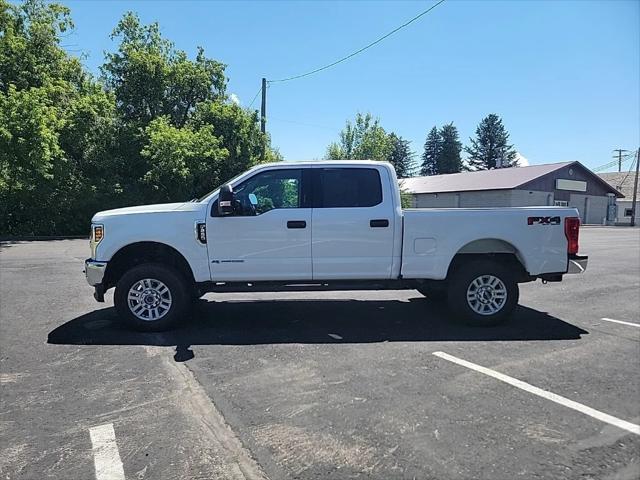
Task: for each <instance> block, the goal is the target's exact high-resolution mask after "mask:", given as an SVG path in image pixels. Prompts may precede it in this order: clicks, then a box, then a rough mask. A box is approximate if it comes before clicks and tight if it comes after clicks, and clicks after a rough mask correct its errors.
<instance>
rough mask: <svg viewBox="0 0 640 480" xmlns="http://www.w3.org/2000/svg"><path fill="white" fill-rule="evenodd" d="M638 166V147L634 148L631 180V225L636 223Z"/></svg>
mask: <svg viewBox="0 0 640 480" xmlns="http://www.w3.org/2000/svg"><path fill="white" fill-rule="evenodd" d="M638 167H640V148H638V150H636V179H635V180H634V182H633V201H632V202H631V226H632V227H633V226H635V224H636V206H637V201H638V198H637V197H638Z"/></svg>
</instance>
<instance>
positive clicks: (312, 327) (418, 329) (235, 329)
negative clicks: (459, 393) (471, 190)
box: [48, 298, 589, 361]
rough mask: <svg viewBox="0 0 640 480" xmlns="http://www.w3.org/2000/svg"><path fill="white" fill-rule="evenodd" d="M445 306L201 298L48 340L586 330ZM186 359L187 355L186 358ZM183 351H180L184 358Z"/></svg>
mask: <svg viewBox="0 0 640 480" xmlns="http://www.w3.org/2000/svg"><path fill="white" fill-rule="evenodd" d="M450 315H451V314H450V313H449V312H448V311H447V310H446V309H444V308H443V307H442V306H440V305H438V304H433V303H430V302H429V301H428V300H427V299H425V298H413V299H410V301H409V302H406V301H398V300H380V301H375V300H374V301H371V300H368V301H362V300H351V299H349V300H336V299H330V300H322V299H313V300H307V299H305V300H272V301H265V300H253V301H249V300H243V301H224V302H217V301H206V300H200V301H199V302H198V304H197V306H196V308H195V309H194V313H193V318H192V319H190V320H189V321H186V322H185V323H184V325H182V326H181V327H179V328H177V329H175V330H172V331H169V332H160V333H141V332H134V331H130V330H126V329H125V328H123V327H121V326H120V325H119V324H118V320H117V316H116V312H115V309H114V308H113V307H111V308H104V309H101V310H95V311H93V312H91V313H87V314H86V315H82V316H80V317H77V318H75V319H73V320H70V321H68V322H67V323H65V324H63V325H61V326H59V327H57V328H56V329H54V330H52V331H51V332H50V333H49V336H48V343H50V344H66V345H155V346H176V347H177V357H178V358H176V360H177V361H180V360H181V359H180V357H181V356H182V357H184V356H185V355H186V356H189V355H192V354H191V352H190V351H189V350H188V347H189V346H191V345H257V344H278V343H318V344H320V343H333V344H340V343H346V344H353V343H372V342H438V341H492V340H495V341H509V340H511V341H530V340H576V339H580V338H581V335H583V334H588V333H589V332H588V331H586V330H583V329H582V328H579V327H577V326H575V325H572V324H570V323H567V322H565V321H563V320H560V319H559V318H556V317H553V316H551V315H549V314H548V313H545V312H541V311H538V310H534V309H531V308H527V307H522V306H519V307H518V308H517V309H516V311H515V312H514V315H513V318H512V319H511V320H510V321H509V322H507V323H506V324H504V325H500V326H496V327H487V328H478V327H469V326H465V325H460V324H456V323H452V322H450V321H448V318H449V317H450ZM189 358H191V357H189ZM189 358H186V357H185V358H183V360H188V359H189Z"/></svg>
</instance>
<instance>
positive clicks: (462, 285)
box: [447, 260, 520, 326]
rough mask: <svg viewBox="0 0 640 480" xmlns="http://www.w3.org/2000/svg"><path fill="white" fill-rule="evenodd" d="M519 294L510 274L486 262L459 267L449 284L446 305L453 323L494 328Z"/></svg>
mask: <svg viewBox="0 0 640 480" xmlns="http://www.w3.org/2000/svg"><path fill="white" fill-rule="evenodd" d="M519 296H520V290H519V289H518V283H517V282H516V280H515V277H514V275H513V273H512V272H510V271H509V270H508V269H507V268H506V267H505V266H503V265H501V264H499V263H497V262H493V261H490V260H476V261H473V262H471V263H468V264H463V265H460V267H458V268H457V269H456V271H455V272H454V273H453V275H452V279H451V282H450V283H449V292H448V296H447V302H448V304H449V308H450V309H451V311H452V312H453V313H454V314H455V315H456V317H457V319H459V320H461V321H463V322H464V323H467V324H469V325H474V326H490V325H498V324H500V323H503V322H504V321H506V320H507V319H508V318H509V316H510V315H511V313H512V312H513V310H514V309H515V307H516V305H517V304H518V298H519Z"/></svg>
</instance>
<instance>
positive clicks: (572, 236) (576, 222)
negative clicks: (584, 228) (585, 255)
mask: <svg viewBox="0 0 640 480" xmlns="http://www.w3.org/2000/svg"><path fill="white" fill-rule="evenodd" d="M564 234H565V236H566V237H567V253H569V254H570V255H575V254H577V253H578V236H579V234H580V219H579V218H578V217H567V218H565V219H564Z"/></svg>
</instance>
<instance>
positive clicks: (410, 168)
mask: <svg viewBox="0 0 640 480" xmlns="http://www.w3.org/2000/svg"><path fill="white" fill-rule="evenodd" d="M389 141H390V142H391V144H392V150H391V154H390V155H389V162H390V163H391V164H392V165H393V166H394V167H395V169H396V173H397V174H398V178H406V177H411V176H412V175H413V173H414V171H415V169H416V165H415V161H414V160H413V156H414V153H413V152H412V151H411V147H410V146H409V144H410V143H411V142H410V141H409V140H405V139H404V138H402V137H401V136H399V135H396V134H395V133H393V132H392V133H390V134H389Z"/></svg>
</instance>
